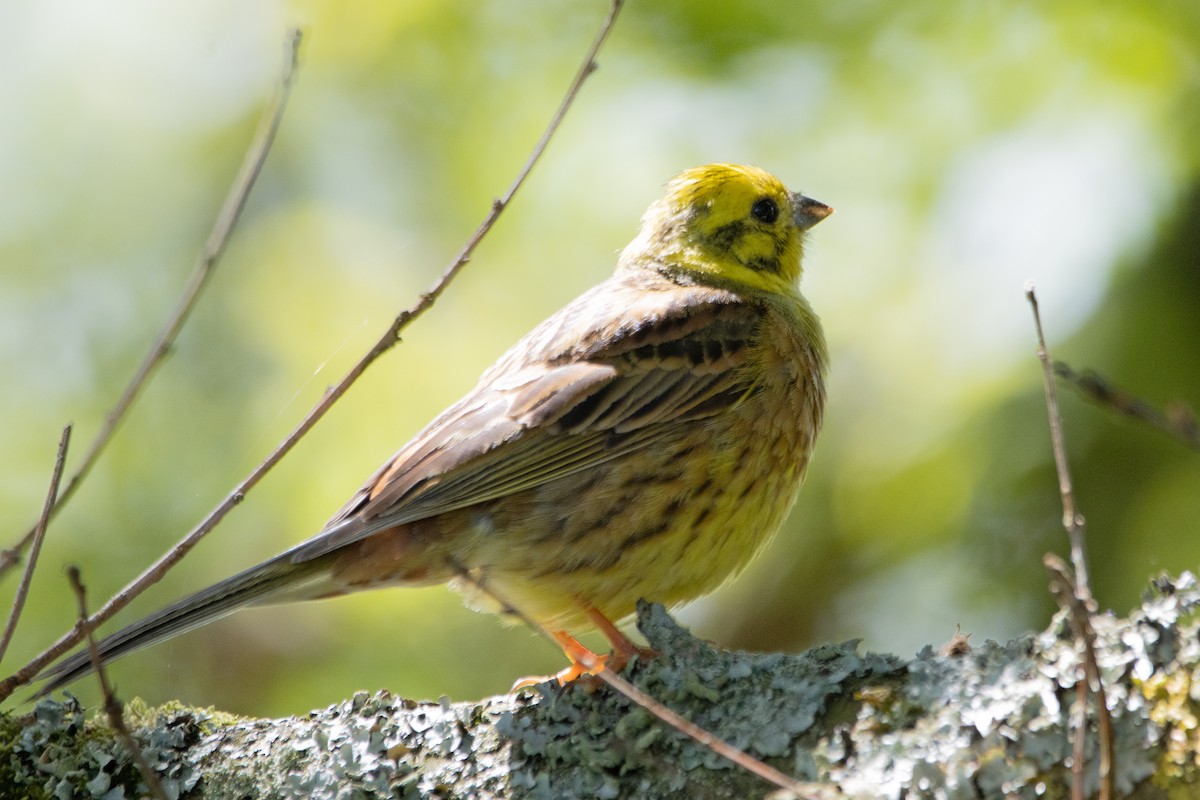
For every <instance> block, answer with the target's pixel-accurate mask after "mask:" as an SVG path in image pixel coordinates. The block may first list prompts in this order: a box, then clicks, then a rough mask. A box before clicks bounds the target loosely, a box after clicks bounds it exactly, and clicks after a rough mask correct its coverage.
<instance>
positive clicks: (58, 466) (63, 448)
mask: <svg viewBox="0 0 1200 800" xmlns="http://www.w3.org/2000/svg"><path fill="white" fill-rule="evenodd" d="M70 443H71V426H70V425H68V426H66V427H65V428H63V432H62V437H61V438H60V439H59V440H58V455H57V456H56V457H55V459H54V472H53V473H51V475H50V488H49V490H47V492H46V502H45V503H43V504H42V515H41V516H40V517H38V521H37V525H35V526H34V528H33V543H32V544H31V545H30V548H29V561H28V562H26V564H25V571H24V572H23V573H22V574H21V582H20V583H19V584H18V585H17V593H16V594H15V595H13V604H12V610H11V611H9V613H8V623H7V624H6V625H5V626H4V635H3V636H0V663H2V662H3V661H4V654H5V653H7V652H8V645H9V642H11V641H12V637H13V633H14V632H15V631H16V629H17V621H18V620H19V619H20V618H21V611H22V610H23V609H24V608H25V598H26V597H28V595H29V584H30V582H31V581H32V580H33V570H34V569H35V568H36V567H37V560H38V554H40V553H41V552H42V540H43V539H45V538H46V526H47V525H49V524H50V512H51V510H53V508H54V501H55V499H56V498H57V497H58V484H59V482H60V481H62V474H63V464H64V463H65V462H66V460H67V446H68V445H69V444H70Z"/></svg>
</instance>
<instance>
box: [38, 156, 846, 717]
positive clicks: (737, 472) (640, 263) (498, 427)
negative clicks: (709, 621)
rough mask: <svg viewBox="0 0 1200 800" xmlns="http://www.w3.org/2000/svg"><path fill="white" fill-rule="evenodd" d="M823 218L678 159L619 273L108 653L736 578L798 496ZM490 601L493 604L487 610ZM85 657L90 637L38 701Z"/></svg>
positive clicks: (541, 610)
mask: <svg viewBox="0 0 1200 800" xmlns="http://www.w3.org/2000/svg"><path fill="white" fill-rule="evenodd" d="M830 213H832V209H831V208H829V207H828V206H826V205H824V204H822V203H819V202H817V201H815V200H811V199H809V198H807V197H804V196H802V195H800V194H796V193H792V192H789V191H788V190H787V189H786V188H785V187H784V186H783V184H782V183H780V182H779V180H778V179H776V178H775V177H773V176H771V175H770V174H768V173H766V172H764V171H763V170H761V169H758V168H756V167H749V166H736V165H731V164H711V165H708V166H704V167H697V168H694V169H690V170H687V171H686V172H683V173H682V174H680V175H678V176H676V177H675V178H674V179H673V180H671V181H670V183H669V184H668V186H667V191H666V195H665V196H664V197H663V198H662V199H661V200H659V201H658V202H656V203H654V204H653V205H652V206H651V207H650V208H649V210H648V211H647V212H646V214H645V216H644V217H643V219H642V227H641V231H640V232H639V233H638V235H637V237H636V238H635V239H634V240H633V241H632V242H631V243H630V244H629V246H628V247H626V248H625V250H624V252H622V254H621V256H620V259H619V261H618V263H617V269H616V273H615V274H614V275H613V276H612V277H611V278H609V279H608V280H606V281H605V282H603V283H601V284H600V285H599V286H596V287H595V288H593V289H591V290H590V291H588V292H585V293H584V294H583V295H582V296H580V297H579V298H578V299H576V300H575V301H574V302H572V303H571V304H569V305H568V306H567V307H566V308H563V309H562V310H561V311H559V312H558V313H556V314H555V315H553V316H552V317H550V318H549V319H547V320H546V321H545V322H543V323H542V324H541V325H539V326H538V327H537V328H535V329H534V330H533V331H532V332H531V333H530V334H529V335H527V336H526V337H525V338H523V339H522V340H521V341H519V342H518V343H517V344H516V345H515V346H514V347H513V348H512V349H511V350H509V351H508V352H507V353H506V354H505V355H503V356H502V357H501V358H500V360H499V361H497V362H496V364H495V365H493V366H492V367H491V369H489V370H488V371H487V372H485V373H484V374H483V376H482V378H481V379H480V381H479V384H478V385H477V386H476V387H475V388H474V389H472V390H471V392H470V393H468V394H467V396H466V397H464V398H463V399H462V400H460V401H459V402H458V403H456V404H455V405H453V406H451V407H450V408H449V409H447V410H446V411H445V412H444V413H442V414H441V416H439V417H438V418H437V419H435V420H434V421H433V422H432V423H430V424H429V425H428V426H427V427H426V428H425V429H424V430H423V431H421V432H420V433H418V434H417V436H416V437H415V438H414V439H413V440H412V441H411V442H409V443H408V444H407V445H405V446H404V447H403V448H402V449H401V450H400V451H399V452H398V453H397V454H396V455H395V456H393V457H392V458H391V459H390V460H389V461H388V462H387V463H386V464H384V466H383V467H382V468H381V469H380V470H379V471H378V472H377V473H375V475H373V476H372V477H371V478H370V479H369V480H368V481H367V482H366V484H365V485H364V486H363V488H361V489H360V490H359V491H358V492H357V493H356V494H355V495H354V496H353V497H352V498H351V499H350V502H348V503H347V504H346V505H345V507H343V508H342V509H341V510H340V511H339V512H338V513H337V514H336V515H335V516H334V517H333V519H331V520H330V521H329V523H328V524H327V525H326V526H325V527H324V529H322V531H321V532H320V533H318V534H317V535H316V536H314V537H313V538H311V539H309V540H307V541H305V542H302V543H301V544H299V545H297V546H296V547H293V548H292V549H290V550H288V551H287V552H285V553H283V554H281V555H279V556H276V557H275V558H272V559H270V560H269V561H266V562H264V563H262V564H260V565H258V566H256V567H251V568H250V569H248V570H246V571H245V572H242V573H241V574H239V575H236V576H234V577H232V578H229V579H228V580H225V581H222V582H221V583H218V584H215V585H214V586H211V587H209V588H207V589H204V590H202V591H200V592H198V593H197V594H194V595H192V596H191V597H188V598H186V599H184V600H182V601H180V602H178V603H175V604H174V605H172V606H169V607H167V608H165V609H163V610H161V611H159V612H157V613H155V614H152V615H150V616H149V617H146V618H145V619H143V620H141V621H140V622H136V623H134V624H133V625H130V626H129V627H127V628H125V629H123V630H121V631H118V632H117V633H115V634H113V635H112V636H109V637H108V638H106V639H104V640H103V641H101V642H100V643H99V650H100V656H101V659H102V660H103V661H104V662H108V661H111V660H113V659H115V658H118V657H120V656H122V655H125V654H126V653H129V652H132V651H134V650H137V649H140V648H142V647H146V646H148V645H150V644H153V643H155V642H158V641H161V640H163V639H166V638H169V637H172V636H175V635H177V634H180V633H183V632H184V631H187V630H191V629H192V628H196V627H198V626H200V625H203V624H205V623H207V622H210V621H212V620H214V619H217V618H219V617H222V616H224V615H226V614H228V613H230V612H232V611H234V610H236V609H238V608H240V607H242V606H246V605H261V604H270V603H280V602H289V601H294V600H311V599H317V598H323V597H333V596H336V595H341V594H346V593H348V592H354V591H359V590H363V589H376V588H381V587H385V586H417V585H424V584H432V583H442V582H450V583H451V584H452V585H453V586H455V588H456V589H458V590H460V591H462V592H463V593H464V594H466V595H467V602H468V603H470V604H472V605H474V606H476V607H479V606H484V605H489V601H488V598H487V597H484V596H482V595H481V593H480V592H479V591H478V586H479V585H480V584H483V585H485V586H486V587H488V589H490V590H492V591H494V592H495V594H496V596H498V597H500V598H503V599H504V601H505V602H506V603H507V604H508V606H510V607H513V608H516V609H518V610H520V611H521V612H522V613H523V614H525V615H526V616H528V617H530V618H532V619H534V620H536V621H537V622H539V623H540V624H542V625H543V626H544V627H546V628H547V629H548V630H550V631H552V632H553V633H554V635H555V638H556V639H557V640H558V641H559V643H560V644H561V645H562V646H563V648H564V651H565V652H567V654H568V657H569V658H571V660H572V664H573V666H572V667H571V668H570V669H568V670H564V671H563V673H560V680H562V681H564V682H565V681H566V680H569V679H571V678H573V677H576V676H577V675H579V674H581V673H583V672H585V671H587V670H586V669H584V668H583V667H582V666H581V665H580V664H579V663H578V660H577V659H576V658H575V657H574V655H573V654H575V655H577V654H578V653H579V650H578V649H577V648H579V645H578V643H577V642H576V641H575V640H574V639H573V638H572V637H571V635H570V633H569V631H571V630H574V629H577V628H578V627H580V626H586V625H593V626H596V627H598V628H599V629H600V630H601V631H602V632H604V634H605V635H606V636H607V637H608V639H609V640H610V642H611V643H612V645H613V650H614V655H613V656H612V657H611V660H610V661H609V662H608V664H607V667H608V668H610V669H620V667H621V666H622V665H623V664H624V663H625V662H626V661H627V660H628V658H629V656H630V655H631V654H632V653H633V652H634V651H635V648H634V646H633V644H632V643H631V642H630V641H629V640H628V639H627V638H626V637H625V636H624V635H623V634H622V633H621V632H620V631H619V630H618V629H617V627H616V625H615V622H616V621H620V620H621V619H623V618H625V617H628V616H629V615H630V614H631V613H632V612H633V611H634V608H635V605H636V603H637V600H638V599H639V598H646V599H648V600H654V601H658V602H662V603H665V604H668V605H672V604H678V603H682V602H684V601H687V600H691V599H693V598H695V597H698V596H700V595H702V594H704V593H706V592H709V591H712V590H713V589H715V588H716V587H717V586H718V585H720V584H721V583H722V582H724V581H725V580H726V579H728V578H729V577H731V576H732V575H734V574H735V573H737V572H738V571H739V570H741V569H742V567H744V566H745V565H746V564H747V563H748V562H749V561H750V559H751V558H752V557H753V556H754V555H755V554H756V553H757V552H758V551H759V550H761V549H762V547H763V546H764V545H765V544H766V543H767V542H768V541H769V540H770V539H771V537H772V536H773V535H774V534H775V532H776V531H777V530H778V529H779V527H780V525H781V524H782V522H783V519H784V517H785V516H786V515H787V513H788V511H789V510H790V509H791V507H792V504H793V503H794V502H795V499H796V493H797V491H798V489H799V488H800V483H801V481H802V479H803V477H804V473H805V469H806V467H807V465H808V460H809V456H810V455H811V453H812V449H813V443H814V442H815V440H816V437H817V432H818V431H819V430H820V427H821V419H822V415H823V409H824V402H825V385H824V370H825V364H826V351H825V341H824V337H823V335H822V332H821V326H820V323H819V322H818V320H817V317H816V315H815V314H814V313H813V311H812V309H811V308H810V307H809V305H808V302H807V301H806V300H805V299H804V298H803V297H802V296H801V295H800V293H799V290H798V289H797V282H798V280H799V277H800V257H801V251H802V244H803V239H804V235H805V232H806V231H807V230H808V229H809V228H811V227H812V226H813V225H815V224H817V223H818V222H820V221H821V220H822V219H824V218H825V217H827V216H828V215H829V214H830ZM490 610H497V611H503V610H504V609H503V608H496V607H493V608H491V609H490ZM91 668H92V664H91V661H90V660H89V658H88V655H87V653H86V652H84V653H79V654H76V655H74V656H71V657H70V658H67V659H65V660H64V661H62V662H61V663H60V664H59V665H57V666H56V667H54V668H52V669H51V670H49V671H47V673H45V675H44V676H43V677H49V678H51V682H50V683H49V684H48V685H47V686H45V687H44V688H43V689H42V694H45V693H48V692H49V691H51V690H53V689H55V688H57V687H59V686H62V685H64V684H66V683H69V682H71V681H73V680H75V679H76V678H78V677H79V676H81V675H83V674H86V673H87V672H89V671H90V670H91Z"/></svg>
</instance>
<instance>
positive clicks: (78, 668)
mask: <svg viewBox="0 0 1200 800" xmlns="http://www.w3.org/2000/svg"><path fill="white" fill-rule="evenodd" d="M288 555H289V554H287V553H285V554H283V555H281V556H279V557H277V558H274V559H271V560H270V561H267V562H265V563H262V564H259V565H258V566H256V567H251V568H250V569H248V570H246V571H245V572H242V573H239V574H237V575H234V576H233V577H232V578H229V579H227V580H224V581H221V582H220V583H217V584H214V585H212V586H210V587H208V588H207V589H202V590H200V591H199V592H196V594H194V595H192V596H191V597H187V598H184V599H183V600H180V601H179V602H177V603H175V604H173V605H170V606H167V607H166V608H164V609H162V610H161V611H157V612H155V613H153V614H151V615H150V616H148V617H146V618H145V619H142V620H139V621H138V622H135V623H133V624H132V625H130V626H128V627H126V628H123V629H121V630H119V631H117V632H116V633H114V634H112V635H111V636H108V637H106V638H104V639H102V640H100V641H99V642H97V643H96V648H97V649H98V650H99V654H100V663H101V664H102V665H103V664H107V663H109V662H110V661H115V660H116V659H118V658H120V657H121V656H124V655H127V654H129V653H132V652H134V651H135V650H141V649H142V648H143V647H149V646H150V645H152V644H155V643H157V642H161V641H163V640H164V639H170V638H171V637H172V636H177V635H179V634H181V633H185V632H187V631H190V630H192V629H193V628H198V627H200V626H201V625H204V624H206V623H209V622H212V621H213V620H215V619H219V618H220V617H223V616H225V615H226V614H230V613H232V612H233V611H236V610H237V609H239V608H242V607H244V606H248V605H261V604H265V603H272V602H279V601H283V600H292V599H310V598H315V597H320V596H323V595H328V594H332V593H336V592H330V591H328V589H329V582H328V572H327V570H326V563H325V562H326V561H327V559H321V558H317V559H313V560H312V561H305V562H301V563H299V564H296V563H292V562H291V561H290V559H289V558H288V557H287V556H288ZM93 668H94V664H93V662H92V657H91V654H90V653H89V651H88V650H87V649H84V650H82V651H81V652H78V653H75V654H74V655H72V656H70V657H68V658H65V659H63V660H62V661H60V662H59V663H58V664H56V665H55V666H53V667H51V668H50V669H48V670H46V671H45V672H43V673H42V674H41V675H39V676H38V679H39V680H42V679H47V680H48V681H49V682H48V683H47V684H46V685H45V686H43V687H42V688H41V690H40V691H38V693H37V697H44V696H46V695H48V694H49V693H50V692H52V691H54V690H55V689H58V688H59V687H61V686H65V685H67V684H68V683H71V682H72V681H74V680H76V679H78V678H80V677H82V676H84V675H86V674H88V673H89V672H91V671H92V669H93Z"/></svg>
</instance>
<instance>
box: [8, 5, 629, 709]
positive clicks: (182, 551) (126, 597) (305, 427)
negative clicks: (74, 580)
mask: <svg viewBox="0 0 1200 800" xmlns="http://www.w3.org/2000/svg"><path fill="white" fill-rule="evenodd" d="M623 3H624V0H612V5H611V7H610V9H609V13H608V16H607V17H606V18H605V20H604V24H603V25H602V26H601V28H600V32H599V33H598V34H597V36H596V38H595V40H594V41H593V42H592V45H591V47H589V48H588V51H587V55H586V56H585V58H584V60H583V66H582V67H581V68H580V69H579V72H578V73H577V74H576V76H575V79H574V81H572V83H571V85H570V87H569V88H568V89H567V93H566V95H565V96H564V97H563V101H562V103H561V104H560V105H559V107H558V109H557V111H556V112H555V114H554V116H553V117H552V118H551V121H550V124H549V126H548V127H547V128H546V132H545V133H543V134H542V138H541V139H540V140H538V143H537V145H536V146H535V147H534V150H533V154H532V155H531V156H530V158H529V159H528V160H527V161H526V163H525V165H524V167H522V168H521V171H520V172H519V173H518V174H517V177H516V180H514V181H513V183H512V185H511V186H510V187H509V189H508V191H507V192H506V193H505V194H504V196H503V197H502V198H500V199H498V200H496V201H494V202H493V203H492V207H491V210H490V211H489V212H488V215H487V217H486V218H485V219H484V221H483V222H482V223H481V224H480V226H479V227H478V228H477V229H476V230H475V232H474V233H473V234H472V235H471V237H470V238H469V239H468V240H467V243H466V245H465V246H464V247H463V249H462V250H461V251H460V252H459V254H458V255H457V256H456V257H455V259H454V261H452V262H451V263H450V265H449V266H448V267H447V268H446V269H445V271H444V272H443V273H442V275H441V277H440V278H438V280H437V282H436V283H435V284H434V285H433V286H432V287H431V288H430V289H429V291H427V292H425V293H424V294H422V295H421V296H420V297H419V298H418V299H417V302H416V303H415V304H414V305H413V306H411V307H410V308H408V309H406V310H404V311H402V312H401V313H400V315H399V316H397V317H396V318H395V320H393V321H392V324H391V325H390V326H388V329H387V330H386V331H385V332H384V334H383V336H381V337H380V338H379V340H378V341H377V342H376V343H375V344H374V345H373V346H372V347H371V349H370V350H369V351H367V354H366V355H365V356H363V357H362V359H361V360H359V362H358V363H357V364H355V365H354V366H353V367H351V369H350V371H349V372H348V373H346V375H345V377H343V378H342V379H341V380H340V381H339V382H338V383H337V385H335V386H334V387H333V388H332V389H329V390H328V391H326V393H325V395H324V397H322V398H321V400H320V402H318V403H317V404H316V405H315V406H314V407H313V409H312V410H311V411H309V412H308V414H307V415H306V416H305V417H304V419H302V420H301V421H300V424H298V425H297V426H296V427H295V428H294V429H293V430H292V432H291V433H289V434H288V435H287V437H286V438H285V439H284V440H283V441H282V442H280V443H279V445H278V446H276V448H275V449H274V450H273V451H272V452H271V454H270V455H268V456H267V458H266V459H265V460H264V461H262V463H260V464H259V465H258V466H257V467H255V468H254V470H253V471H252V472H251V473H250V474H249V475H248V476H247V477H246V478H245V479H244V480H242V482H241V483H239V484H238V485H237V486H236V487H234V489H233V491H231V492H230V493H229V494H228V495H227V496H226V497H225V499H224V500H222V501H221V503H220V504H219V505H218V506H217V507H216V508H215V509H213V510H212V511H211V512H210V513H209V514H208V516H206V517H205V518H204V519H203V520H202V521H201V522H200V524H199V525H197V526H196V527H195V528H193V529H192V530H191V531H190V532H189V533H188V534H187V535H186V536H184V537H183V539H181V540H180V541H179V542H178V543H177V544H176V545H175V546H174V547H173V548H171V550H170V551H169V552H168V553H166V555H164V556H162V557H161V558H160V559H159V560H158V561H156V562H154V564H152V565H151V566H150V567H148V568H147V569H146V570H145V571H144V572H142V574H141V575H139V576H138V577H137V578H136V579H134V580H133V581H132V582H130V583H129V584H128V585H126V586H125V588H123V589H122V590H121V591H119V592H118V593H117V594H115V595H114V596H113V597H112V598H110V599H109V600H108V602H106V603H105V604H104V605H103V606H102V607H101V608H100V609H99V610H98V611H97V612H96V613H95V614H93V615H92V617H91V618H90V620H89V622H90V623H91V624H92V625H93V626H95V625H99V624H100V623H102V622H104V621H106V620H108V619H109V618H110V617H112V616H113V615H114V614H116V613H117V612H118V611H120V610H121V609H122V608H124V607H125V606H126V605H128V604H129V602H130V601H131V600H132V599H133V598H134V597H136V596H137V595H139V594H140V593H141V592H142V591H144V590H145V589H146V588H147V587H149V586H152V585H153V584H154V583H156V582H158V580H159V579H161V578H162V576H163V575H165V574H166V572H167V571H168V570H169V569H170V568H171V567H173V566H174V565H175V564H177V563H178V562H179V560H180V559H182V558H183V557H184V556H185V555H186V554H187V553H188V552H189V551H190V550H191V549H192V548H193V547H195V545H196V544H197V543H198V542H199V541H200V540H201V539H202V538H204V536H205V535H207V534H208V532H209V531H211V530H212V529H213V528H214V527H216V525H217V524H218V523H219V522H220V521H221V520H222V519H224V518H225V515H226V514H228V513H229V512H230V511H232V510H233V508H234V507H235V506H237V505H238V504H239V503H241V501H242V500H243V498H244V497H245V495H246V492H248V491H250V490H251V489H252V488H254V486H255V485H257V484H258V482H259V481H260V480H262V478H263V477H264V476H265V475H266V474H267V473H268V472H269V471H270V470H271V469H272V468H273V467H274V466H275V465H276V464H277V463H279V461H280V460H282V459H283V457H284V456H285V455H287V454H288V453H289V452H290V451H291V450H292V448H293V447H295V446H296V444H297V443H298V442H299V441H300V439H301V438H303V437H304V435H305V434H306V433H308V431H309V430H310V429H311V428H312V427H313V426H314V425H316V424H317V422H318V421H320V419H321V418H322V417H324V416H325V413H326V412H327V411H328V410H329V409H330V408H331V407H332V406H333V404H334V403H336V402H337V400H338V399H339V398H341V396H342V395H344V394H345V393H346V391H347V390H348V389H349V388H350V387H351V386H352V385H353V384H354V382H355V381H357V380H358V378H359V377H360V376H361V375H362V374H363V373H364V372H365V371H366V370H367V368H368V367H369V366H371V364H373V363H374V362H375V360H376V359H378V358H379V357H380V356H381V355H383V354H384V353H386V352H387V351H388V350H390V349H391V348H392V347H393V346H395V344H396V343H397V342H398V341H399V340H400V332H401V331H402V330H403V329H404V328H406V327H407V326H408V325H409V324H410V323H411V322H412V321H413V320H415V319H416V318H417V317H419V316H420V315H421V314H423V313H425V311H427V310H428V309H429V307H430V306H432V305H433V303H434V301H436V300H437V298H438V297H439V296H440V295H441V293H442V292H443V291H445V289H446V286H447V285H448V284H449V283H450V281H451V280H453V278H454V276H455V275H457V274H458V272H459V271H460V270H461V269H462V268H463V266H465V265H466V263H467V261H468V260H469V259H470V257H471V253H473V252H474V250H475V248H476V246H477V245H478V244H479V242H480V241H481V240H482V239H483V237H484V236H485V235H486V234H487V233H488V231H490V230H491V229H492V226H493V225H495V223H496V219H497V218H498V217H499V216H500V213H501V212H502V211H503V210H504V209H505V208H506V207H507V206H508V204H509V203H510V202H511V201H512V199H513V196H514V195H515V194H516V192H517V190H518V189H519V188H520V187H521V185H522V184H523V183H524V182H525V179H526V177H528V175H529V173H530V171H531V170H532V169H533V166H534V164H536V163H537V161H538V159H539V158H540V156H541V155H542V153H543V152H544V151H545V149H546V145H547V143H548V142H549V141H550V137H551V136H552V135H553V133H554V132H555V130H557V129H558V126H559V123H560V122H561V121H562V119H563V116H564V115H565V114H566V112H567V110H568V109H569V108H570V106H571V104H572V103H573V102H574V100H575V97H576V95H578V93H579V90H580V88H581V87H582V86H583V83H584V81H585V80H586V79H587V77H588V76H589V75H591V74H592V72H593V71H594V70H595V69H596V62H595V58H596V54H597V53H598V52H599V50H600V47H601V45H603V44H604V41H605V39H607V38H608V34H609V31H610V30H611V29H612V26H613V23H614V22H615V21H616V18H617V13H618V12H619V11H620V9H621V6H622V5H623ZM82 635H83V632H82V628H81V626H79V625H76V626H75V627H74V628H73V629H71V630H70V631H68V632H67V633H66V634H64V635H63V636H61V637H60V638H59V639H58V641H56V642H55V643H54V644H52V645H51V646H50V647H48V648H46V650H44V651H43V652H42V653H40V654H39V655H38V656H37V657H36V658H34V659H33V660H32V661H30V662H29V663H28V664H26V665H25V666H23V667H22V668H21V669H20V670H18V671H17V672H16V673H14V674H13V675H10V676H9V677H7V678H5V679H4V680H3V681H0V701H2V700H4V699H5V698H7V697H8V696H9V695H11V694H12V693H13V691H14V690H15V689H16V688H17V687H18V686H23V685H25V684H27V683H29V682H30V681H31V680H33V678H34V677H35V676H36V675H37V674H38V673H40V672H41V671H42V670H43V669H45V668H46V666H48V665H49V664H50V663H51V662H52V661H54V659H56V658H58V657H59V656H60V655H62V654H63V653H65V652H66V651H67V650H68V649H70V648H71V647H72V646H73V645H74V644H76V643H77V642H79V641H80V639H81V638H82Z"/></svg>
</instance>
